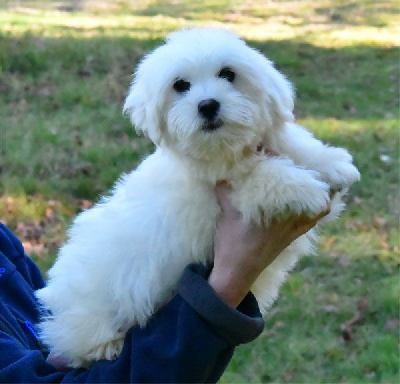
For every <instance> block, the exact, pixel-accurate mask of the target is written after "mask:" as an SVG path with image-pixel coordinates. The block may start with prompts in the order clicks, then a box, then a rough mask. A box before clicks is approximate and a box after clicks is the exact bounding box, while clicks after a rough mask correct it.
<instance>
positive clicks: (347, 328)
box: [340, 297, 369, 343]
mask: <svg viewBox="0 0 400 384" xmlns="http://www.w3.org/2000/svg"><path fill="white" fill-rule="evenodd" d="M368 308H369V302H368V300H367V299H366V298H365V297H362V298H360V299H359V300H358V301H357V308H356V310H355V311H354V316H353V317H352V318H351V319H350V320H348V321H346V322H344V323H343V324H342V325H341V326H340V331H341V334H342V338H343V340H344V341H345V342H346V343H349V342H351V341H352V340H353V333H354V326H355V325H359V324H360V323H362V322H363V321H364V320H365V314H366V313H367V311H368Z"/></svg>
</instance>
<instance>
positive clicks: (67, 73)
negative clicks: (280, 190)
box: [0, 0, 400, 383]
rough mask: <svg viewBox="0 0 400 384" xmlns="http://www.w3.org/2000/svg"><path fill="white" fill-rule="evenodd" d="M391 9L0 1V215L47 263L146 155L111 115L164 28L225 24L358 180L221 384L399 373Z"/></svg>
mask: <svg viewBox="0 0 400 384" xmlns="http://www.w3.org/2000/svg"><path fill="white" fill-rule="evenodd" d="M399 11H400V3H399V2H398V1H395V0H391V1H379V0H377V1H370V0H358V1H345V0H321V1H315V0H275V1H268V0H265V1H262V0H244V1H236V0H231V1H230V0H205V1H190V0H166V1H161V0H158V1H157V0H131V1H128V0H109V1H101V0H97V1H89V0H88V1H84V0H82V1H50V0H48V1H41V2H37V1H22V0H20V1H4V0H3V1H0V135H1V149H0V150H1V158H0V175H1V178H0V219H1V220H2V221H3V222H5V223H6V224H7V225H8V226H9V227H10V228H11V229H12V230H14V231H15V232H16V233H17V235H18V236H19V237H20V238H21V240H22V241H23V244H24V246H25V249H26V252H27V253H28V254H30V255H31V256H32V257H33V258H34V259H35V261H36V262H37V263H39V265H40V267H41V269H42V271H43V272H45V271H46V270H47V269H48V267H49V266H50V265H51V263H52V261H53V260H54V257H55V255H56V252H57V248H58V247H59V246H60V244H61V243H62V242H63V241H64V240H65V236H66V229H67V227H68V225H69V224H70V222H71V219H72V218H73V217H74V215H76V214H77V213H78V212H79V211H81V210H83V209H87V208H88V207H90V206H91V205H92V204H93V203H94V202H95V201H96V200H97V199H98V197H99V195H101V194H105V193H107V190H108V189H109V188H110V187H111V186H112V185H113V183H114V182H115V180H116V179H117V178H118V176H119V175H120V174H121V173H122V172H127V171H130V170H131V169H132V168H134V167H135V166H136V165H137V164H138V163H139V162H140V160H141V158H142V157H143V156H144V155H145V154H147V153H149V152H150V151H152V149H153V148H152V144H151V143H149V141H148V140H146V139H144V138H139V137H137V136H136V135H135V133H134V132H133V129H132V128H131V126H130V123H129V121H128V120H127V119H125V118H124V117H123V116H122V112H121V110H122V104H123V100H124V97H125V95H126V92H127V90H128V86H129V83H130V81H131V74H132V72H133V69H134V67H135V66H136V64H137V62H138V60H139V59H140V58H141V57H142V56H143V55H144V54H145V53H146V52H147V51H149V50H150V49H152V48H153V47H155V46H157V45H158V44H160V43H161V42H162V40H163V39H164V37H165V35H166V34H168V33H169V32H171V31H173V30H176V29H179V28H182V27H188V26H203V25H207V26H210V25H212V26H219V27H223V28H227V29H229V30H232V31H235V32H237V33H238V34H239V35H240V36H242V37H243V38H244V39H245V40H246V41H247V42H248V43H249V44H250V45H252V46H254V47H256V48H257V49H259V50H260V51H262V52H263V53H264V54H265V55H266V56H267V57H269V58H270V59H271V60H273V61H274V62H275V64H276V66H277V68H278V69H280V70H281V71H282V72H283V73H285V74H286V75H287V76H288V77H289V79H290V80H291V81H292V82H293V83H294V84H295V87H296V92H297V103H296V116H297V118H298V121H299V122H300V123H301V124H303V125H305V126H306V127H308V128H309V129H310V130H312V131H313V132H314V133H315V134H316V135H317V136H318V137H319V138H321V139H323V140H324V141H326V142H329V143H331V144H333V145H339V146H345V147H347V148H348V149H349V150H350V152H351V153H352V154H353V155H354V159H355V163H356V165H357V166H358V167H359V169H360V171H361V173H362V181H361V182H360V183H358V184H357V185H355V186H354V187H353V188H352V189H351V191H350V193H349V195H348V197H347V201H348V209H347V211H346V212H345V213H344V214H343V215H342V217H341V219H340V220H338V221H337V222H335V223H332V224H330V225H329V226H328V227H326V228H324V230H323V236H322V241H321V245H320V247H319V249H318V251H317V255H316V256H310V257H307V258H305V259H304V260H302V262H301V263H300V264H299V265H298V267H297V268H296V270H295V271H294V272H293V273H292V274H291V277H290V278H289V280H288V282H287V283H286V284H285V286H284V287H283V288H282V291H281V295H280V298H279V300H278V301H277V303H276V304H275V306H274V307H273V308H272V310H271V311H270V313H269V315H268V317H267V320H266V327H265V331H264V333H263V334H262V335H261V337H260V338H259V339H258V340H257V341H256V342H255V343H253V344H251V345H247V346H242V347H239V348H238V349H237V352H236V354H235V357H234V359H233V361H232V363H231V364H230V366H229V368H228V371H227V372H226V373H225V375H224V376H223V378H222V380H221V382H223V383H243V382H276V383H285V382H293V383H300V382H301V383H328V382H329V383H368V382H372V383H395V382H398V381H399V379H400V377H399V286H400V284H399V281H400V276H399V260H400V258H399V256H400V251H399V249H400V248H399V247H400V244H399V188H398V187H399V49H398V48H399V42H400V40H399V37H400V35H399V32H400V23H399Z"/></svg>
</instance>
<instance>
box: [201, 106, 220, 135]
mask: <svg viewBox="0 0 400 384" xmlns="http://www.w3.org/2000/svg"><path fill="white" fill-rule="evenodd" d="M198 110H199V115H200V116H201V117H203V118H204V119H206V122H205V124H204V125H203V130H204V131H213V130H215V129H217V128H219V127H221V126H222V125H223V122H222V120H221V119H216V117H217V116H218V112H219V110H220V103H219V102H218V101H217V100H215V99H205V100H202V101H200V103H199V105H198Z"/></svg>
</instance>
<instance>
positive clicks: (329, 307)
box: [323, 305, 338, 313]
mask: <svg viewBox="0 0 400 384" xmlns="http://www.w3.org/2000/svg"><path fill="white" fill-rule="evenodd" d="M323 308H324V311H325V312H327V313H334V312H338V308H337V307H336V305H324V307H323Z"/></svg>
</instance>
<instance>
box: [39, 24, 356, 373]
mask: <svg viewBox="0 0 400 384" xmlns="http://www.w3.org/2000/svg"><path fill="white" fill-rule="evenodd" d="M293 103H294V92H293V89H292V87H291V84H290V83H289V82H288V81H287V80H286V78H285V77H284V76H283V75H282V74H281V73H279V72H278V71H277V70H276V69H275V68H274V67H273V64H272V63H271V62H270V61H269V60H267V59H266V58H265V57H264V56H263V55H262V54H260V53H259V52H258V51H256V50H254V49H252V48H250V47H248V46H247V45H246V44H245V42H244V41H243V40H241V39H240V38H238V37H237V36H235V35H233V34H231V33H229V32H227V31H223V30H217V29H192V30H183V31H180V32H176V33H173V34H172V35H171V36H169V38H168V39H167V42H166V43H165V44H164V45H162V46H160V47H159V48H157V49H155V50H154V51H153V52H152V53H150V54H149V55H147V56H146V57H145V58H144V60H143V61H142V62H141V63H140V65H139V67H138V69H137V71H136V74H135V78H134V81H133V84H132V86H131V89H130V92H129V95H128V97H127V99H126V102H125V106H124V110H125V112H126V113H128V114H129V116H130V118H131V120H132V122H133V124H134V125H135V127H136V129H137V131H139V132H142V133H144V134H145V135H147V136H148V137H149V138H150V139H151V140H152V141H153V142H154V143H155V144H156V145H157V149H156V151H155V152H154V153H153V154H152V155H150V156H149V157H147V158H146V159H145V160H144V161H143V163H142V164H141V165H140V166H139V167H138V169H136V170H135V171H133V172H132V173H130V174H128V175H124V176H123V177H122V178H121V180H120V181H119V182H118V183H117V184H116V186H115V188H114V190H113V192H112V195H111V196H110V197H107V198H104V199H103V200H102V201H101V202H100V203H98V204H97V205H95V206H94V207H93V208H92V209H90V210H87V211H85V212H83V213H81V214H80V215H79V216H78V217H77V218H76V219H75V221H74V224H73V226H72V228H71V229H70V232H69V240H68V242H67V243H66V244H65V245H64V246H63V247H62V248H61V250H60V253H59V255H58V258H57V261H56V263H55V265H54V266H53V267H52V268H51V270H50V272H49V276H50V281H49V283H48V285H47V287H46V288H44V289H41V290H40V291H38V292H37V296H38V298H39V299H40V301H41V302H42V303H43V304H44V305H45V306H46V307H47V308H48V309H49V310H50V311H51V313H52V315H51V316H49V317H47V318H46V317H45V318H44V319H43V322H42V323H41V337H42V340H43V341H44V342H45V343H46V344H47V345H49V346H50V348H51V350H52V352H53V353H54V354H56V355H62V356H63V357H64V358H66V359H67V360H68V361H69V364H70V366H72V367H78V366H82V365H88V364H90V363H91V362H93V361H94V360H98V359H103V358H105V359H114V358H116V356H118V354H119V353H120V350H121V347H122V345H123V340H124V336H125V333H126V331H127V329H129V327H131V326H132V325H135V324H138V325H140V326H143V325H144V324H146V321H147V320H148V319H149V317H150V316H151V315H152V314H153V313H154V311H156V310H157V309H158V308H159V307H160V306H161V305H162V304H164V303H166V302H167V301H168V300H169V299H171V297H172V296H173V295H174V292H175V289H176V285H177V282H178V280H179V277H180V276H181V274H182V271H183V269H184V268H185V266H186V265H188V264H190V263H193V262H200V263H207V262H209V261H211V260H212V257H213V239H214V235H215V231H216V224H217V219H218V216H219V214H220V207H219V205H218V203H217V200H216V197H215V193H214V186H215V184H216V182H217V181H218V180H221V179H224V180H228V181H229V183H230V185H231V186H232V193H231V200H232V202H233V204H234V206H235V207H237V209H238V210H239V211H240V212H241V213H242V214H243V218H244V220H253V221H255V222H258V223H260V222H265V223H267V224H268V222H269V221H270V220H271V219H272V218H273V217H276V216H277V215H280V214H282V213H285V212H287V211H291V212H294V213H302V212H306V213H308V214H310V215H314V214H317V213H319V212H320V211H322V210H325V209H326V207H327V202H328V201H329V199H330V197H329V190H330V188H331V189H335V190H336V189H341V190H343V189H345V188H346V187H348V186H349V185H350V184H351V183H353V182H354V181H356V180H358V179H359V173H358V171H357V169H356V168H355V167H354V166H353V165H352V157H351V156H350V155H349V153H348V152H347V151H346V150H344V149H341V148H333V147H329V146H326V145H324V144H323V143H321V142H320V141H318V140H317V139H315V138H314V137H313V135H312V134H311V133H309V132H308V131H306V130H305V129H304V128H302V127H300V126H298V125H296V124H295V123H294V116H293ZM260 143H262V144H263V146H264V147H265V148H268V149H270V150H272V151H274V152H277V153H279V154H280V156H268V155H265V154H263V153H261V152H259V151H257V150H256V148H257V146H258V145H259V144H260ZM342 209H343V203H342V201H341V194H336V196H335V198H334V199H333V202H332V212H331V214H330V215H329V217H328V218H334V217H336V216H337V215H338V214H339V212H340V211H341V210H342ZM316 237H317V234H316V231H315V230H311V231H310V232H308V233H307V234H306V235H304V236H302V237H300V238H299V239H298V240H296V241H295V242H294V243H293V244H292V245H291V246H290V247H289V248H287V249H286V250H285V251H284V252H283V253H282V254H281V255H280V256H279V257H278V258H277V259H276V260H275V261H274V262H273V263H272V264H271V265H270V267H269V268H268V269H267V270H266V271H265V272H264V273H263V274H262V275H261V276H260V277H259V279H258V280H257V282H256V284H255V285H254V287H253V292H254V294H255V296H256V297H257V299H258V302H259V304H260V307H261V309H262V311H263V312H265V311H266V309H267V308H268V307H269V306H270V305H271V304H272V303H273V301H274V299H275V298H276V296H277V293H278V288H279V286H280V284H281V283H282V282H283V281H284V279H285V276H286V273H287V271H288V270H290V269H291V268H292V267H293V266H294V264H295V262H296V261H297V259H298V258H299V256H301V255H305V254H308V253H310V252H312V248H313V243H314V241H315V240H316Z"/></svg>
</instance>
